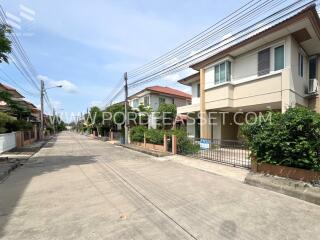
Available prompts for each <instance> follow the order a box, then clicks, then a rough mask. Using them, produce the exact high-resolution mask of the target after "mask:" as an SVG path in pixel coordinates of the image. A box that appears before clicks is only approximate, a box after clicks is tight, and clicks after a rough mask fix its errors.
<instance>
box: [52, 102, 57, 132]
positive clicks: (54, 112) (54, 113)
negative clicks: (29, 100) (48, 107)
mask: <svg viewBox="0 0 320 240" xmlns="http://www.w3.org/2000/svg"><path fill="white" fill-rule="evenodd" d="M52 114H53V134H56V126H55V123H56V116H55V115H56V111H55V109H54V108H53V109H52Z"/></svg>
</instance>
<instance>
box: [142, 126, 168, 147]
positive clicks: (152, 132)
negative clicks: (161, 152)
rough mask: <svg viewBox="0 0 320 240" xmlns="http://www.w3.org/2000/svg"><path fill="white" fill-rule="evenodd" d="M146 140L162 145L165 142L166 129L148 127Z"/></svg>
mask: <svg viewBox="0 0 320 240" xmlns="http://www.w3.org/2000/svg"><path fill="white" fill-rule="evenodd" d="M145 134H146V141H147V143H153V144H158V145H162V144H163V135H164V134H165V131H163V130H160V129H152V128H151V129H148V130H147V131H146V132H145Z"/></svg>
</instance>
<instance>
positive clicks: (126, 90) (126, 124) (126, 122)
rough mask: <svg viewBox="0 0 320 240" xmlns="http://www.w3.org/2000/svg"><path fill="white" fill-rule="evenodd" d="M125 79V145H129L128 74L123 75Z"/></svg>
mask: <svg viewBox="0 0 320 240" xmlns="http://www.w3.org/2000/svg"><path fill="white" fill-rule="evenodd" d="M123 78H124V93H125V100H124V131H125V134H124V143H125V144H128V128H129V119H128V74H127V73H126V72H125V73H124V75H123Z"/></svg>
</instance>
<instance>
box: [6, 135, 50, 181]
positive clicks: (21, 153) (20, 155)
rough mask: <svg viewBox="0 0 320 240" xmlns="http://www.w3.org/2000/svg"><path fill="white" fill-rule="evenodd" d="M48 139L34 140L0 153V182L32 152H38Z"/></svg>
mask: <svg viewBox="0 0 320 240" xmlns="http://www.w3.org/2000/svg"><path fill="white" fill-rule="evenodd" d="M48 140H50V139H45V140H43V141H37V142H34V143H32V144H30V145H28V146H24V147H22V148H18V149H12V150H10V151H8V152H4V153H2V154H0V183H1V182H2V181H4V180H5V179H6V178H7V177H8V176H9V174H10V172H12V171H13V170H14V169H16V168H17V167H19V166H21V165H23V164H24V163H25V162H26V161H27V160H28V159H29V158H30V157H31V156H32V155H33V154H35V153H36V152H38V151H39V150H40V149H41V148H42V147H43V145H44V144H46V143H47V142H48Z"/></svg>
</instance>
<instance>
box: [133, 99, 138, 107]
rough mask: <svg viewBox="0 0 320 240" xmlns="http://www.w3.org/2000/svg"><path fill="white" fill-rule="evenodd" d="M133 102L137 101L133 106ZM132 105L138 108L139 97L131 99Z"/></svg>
mask: <svg viewBox="0 0 320 240" xmlns="http://www.w3.org/2000/svg"><path fill="white" fill-rule="evenodd" d="M135 103H137V105H136V106H135ZM132 107H133V108H138V107H139V98H135V99H133V100H132Z"/></svg>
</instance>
